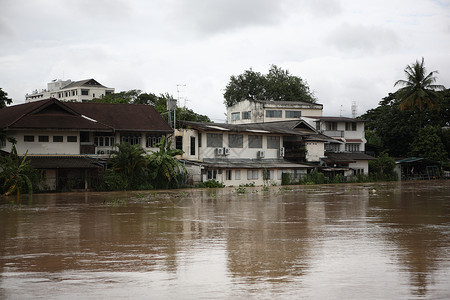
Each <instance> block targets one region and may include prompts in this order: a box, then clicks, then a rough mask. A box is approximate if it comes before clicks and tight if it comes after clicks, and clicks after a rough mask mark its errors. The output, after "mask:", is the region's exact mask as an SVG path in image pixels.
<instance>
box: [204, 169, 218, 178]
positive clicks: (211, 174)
mask: <svg viewBox="0 0 450 300" xmlns="http://www.w3.org/2000/svg"><path fill="white" fill-rule="evenodd" d="M216 178H217V170H208V171H206V179H207V180H215V179H216Z"/></svg>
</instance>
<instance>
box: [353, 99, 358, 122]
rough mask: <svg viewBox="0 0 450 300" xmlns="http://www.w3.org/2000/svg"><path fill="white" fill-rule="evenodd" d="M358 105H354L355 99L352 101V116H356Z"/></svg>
mask: <svg viewBox="0 0 450 300" xmlns="http://www.w3.org/2000/svg"><path fill="white" fill-rule="evenodd" d="M357 111H358V107H357V106H356V101H352V117H353V119H354V118H356V114H357Z"/></svg>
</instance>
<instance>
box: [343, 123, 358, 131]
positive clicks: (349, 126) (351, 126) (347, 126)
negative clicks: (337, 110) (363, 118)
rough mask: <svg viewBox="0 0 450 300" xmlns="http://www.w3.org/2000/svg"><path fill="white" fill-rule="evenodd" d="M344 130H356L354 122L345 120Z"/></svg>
mask: <svg viewBox="0 0 450 300" xmlns="http://www.w3.org/2000/svg"><path fill="white" fill-rule="evenodd" d="M345 130H346V131H356V122H345Z"/></svg>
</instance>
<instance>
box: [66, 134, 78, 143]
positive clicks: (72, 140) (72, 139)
mask: <svg viewBox="0 0 450 300" xmlns="http://www.w3.org/2000/svg"><path fill="white" fill-rule="evenodd" d="M77 140H78V139H77V136H76V135H69V136H67V142H68V143H76V142H77Z"/></svg>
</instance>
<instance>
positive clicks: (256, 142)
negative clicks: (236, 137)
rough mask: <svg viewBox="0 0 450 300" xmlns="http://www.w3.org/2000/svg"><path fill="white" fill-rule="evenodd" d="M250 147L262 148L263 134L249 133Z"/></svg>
mask: <svg viewBox="0 0 450 300" xmlns="http://www.w3.org/2000/svg"><path fill="white" fill-rule="evenodd" d="M248 147H249V148H258V149H261V148H262V135H249V136H248Z"/></svg>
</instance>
